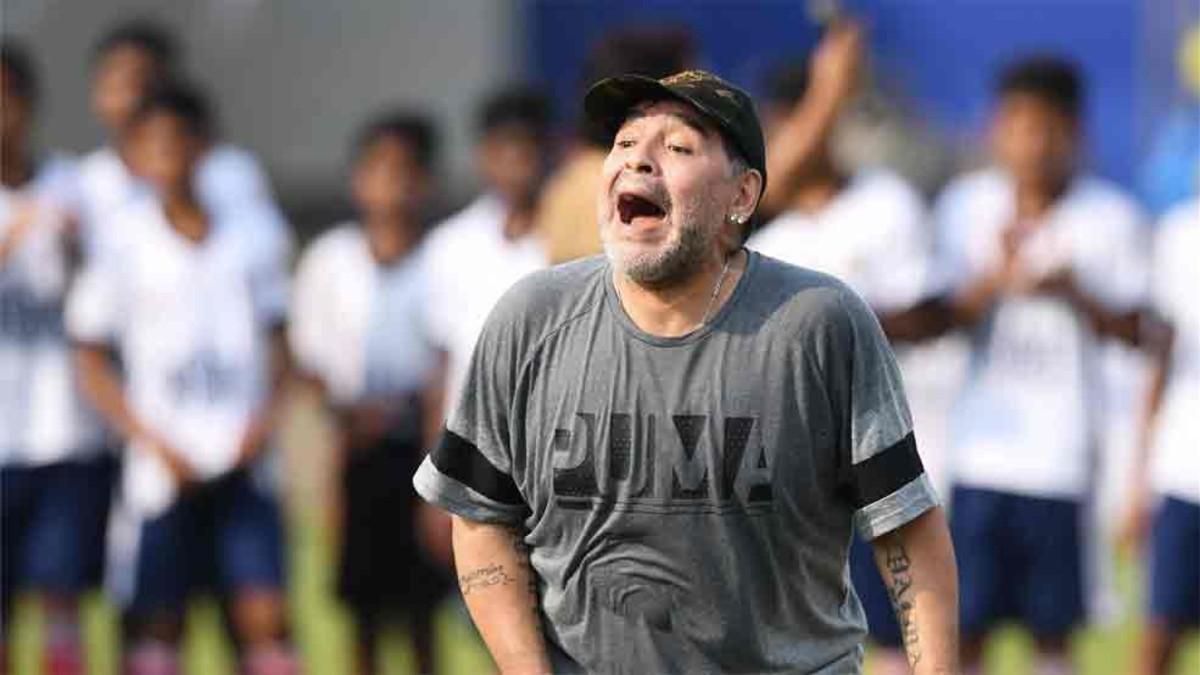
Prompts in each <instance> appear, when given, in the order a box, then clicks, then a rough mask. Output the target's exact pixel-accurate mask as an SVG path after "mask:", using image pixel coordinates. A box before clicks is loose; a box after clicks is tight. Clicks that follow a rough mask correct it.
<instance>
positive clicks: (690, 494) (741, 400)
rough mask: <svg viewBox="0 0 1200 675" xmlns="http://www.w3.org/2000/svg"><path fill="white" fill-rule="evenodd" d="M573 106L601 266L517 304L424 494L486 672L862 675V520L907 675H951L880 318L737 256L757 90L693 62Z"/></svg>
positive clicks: (948, 558)
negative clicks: (442, 522)
mask: <svg viewBox="0 0 1200 675" xmlns="http://www.w3.org/2000/svg"><path fill="white" fill-rule="evenodd" d="M584 106H585V109H586V111H587V113H588V115H589V117H590V118H591V119H592V121H593V122H595V123H596V124H598V125H600V126H602V127H603V128H604V129H607V130H608V132H609V133H610V134H611V136H612V138H613V142H612V145H611V150H610V151H609V155H608V159H607V160H606V162H605V165H604V170H603V179H602V183H601V185H602V188H601V192H600V194H599V196H598V198H599V201H598V212H599V221H600V229H601V235H602V239H603V241H604V245H605V251H606V255H605V256H603V257H597V258H592V259H587V260H584V261H580V262H577V263H572V264H568V265H564V266H560V267H556V268H553V269H550V270H548V271H544V272H539V273H536V274H534V275H532V276H530V277H527V278H526V279H525V280H524V281H522V282H520V283H518V284H517V286H515V287H514V288H513V289H512V290H511V291H509V293H507V294H506V296H505V297H504V298H503V299H502V300H501V301H500V303H499V304H498V305H497V307H496V309H495V310H494V311H493V313H492V316H491V317H490V318H489V320H488V323H487V326H486V328H485V329H484V332H483V335H482V336H481V338H480V340H479V343H478V345H477V347H476V349H475V354H474V357H473V359H472V363H471V367H470V374H469V377H468V379H467V382H466V384H465V385H464V390H463V393H462V396H461V397H460V399H459V401H458V405H457V408H456V409H455V410H454V411H453V412H452V414H451V415H450V417H449V422H448V424H447V428H446V431H445V434H444V437H443V439H442V441H441V443H440V445H439V446H438V447H437V448H436V449H435V450H434V451H433V452H432V453H431V454H430V456H429V457H428V458H427V459H426V461H425V462H424V464H423V465H422V466H421V468H420V470H419V471H418V472H417V475H416V477H415V479H414V482H415V484H416V487H417V490H418V491H419V492H420V493H421V494H422V495H423V496H424V497H425V498H426V499H428V500H429V501H431V502H433V503H435V504H437V505H439V506H441V507H443V508H445V509H447V510H449V511H450V512H452V513H453V514H454V519H453V541H454V552H455V561H456V565H457V567H458V574H459V582H460V586H461V588H462V592H463V595H464V596H465V598H466V601H467V605H468V607H469V608H470V611H471V614H472V617H473V618H474V620H475V622H476V624H477V625H478V626H479V628H480V632H481V633H482V635H483V638H484V640H485V641H486V642H487V645H488V647H489V649H490V650H491V652H492V655H493V657H494V658H495V659H496V662H497V664H498V666H499V668H500V671H501V672H503V673H506V674H509V673H547V672H574V671H579V670H585V671H588V672H630V673H666V672H687V673H713V672H743V673H744V672H754V673H766V672H771V673H785V672H786V673H793V672H795V673H856V672H858V671H859V669H860V668H861V662H862V647H861V642H862V640H863V636H864V634H865V631H866V622H865V620H864V617H863V611H862V607H861V605H860V603H859V601H858V599H857V597H856V596H855V594H854V591H853V588H852V586H851V584H850V580H849V574H848V572H847V567H846V557H847V550H848V548H849V545H850V539H851V527H852V524H857V526H858V529H859V531H860V532H861V533H862V535H863V537H864V538H865V539H867V540H870V541H872V542H873V544H874V549H875V552H876V558H877V560H878V562H879V565H880V568H881V570H882V572H883V574H884V578H885V580H886V581H887V583H888V586H889V589H890V591H891V595H892V598H893V601H894V604H895V606H896V610H897V613H898V614H899V617H898V618H899V621H900V624H901V626H902V630H903V633H904V638H905V644H906V647H907V649H908V653H909V658H910V661H911V662H912V663H913V664H914V666H915V669H916V671H917V672H918V673H934V672H938V673H941V672H947V673H948V672H954V671H955V670H956V668H957V656H956V652H957V618H956V617H957V611H958V610H957V603H956V598H957V590H956V581H955V578H956V572H955V565H954V557H953V553H952V550H951V546H950V538H949V535H948V533H947V528H946V525H945V520H944V518H943V515H942V512H941V510H940V509H939V508H938V505H937V498H936V496H935V495H934V493H933V490H932V488H931V487H930V485H929V481H928V479H927V478H926V477H925V475H924V472H923V469H922V467H921V461H920V458H919V457H918V455H917V451H916V445H915V442H914V440H913V435H912V425H911V422H910V417H909V413H908V407H907V404H906V403H905V400H904V394H903V390H902V387H901V382H900V374H899V371H898V369H897V367H896V363H895V359H894V357H893V355H892V352H891V350H890V349H889V348H888V346H887V341H886V340H885V338H884V336H883V333H882V332H881V330H880V328H879V325H878V323H877V322H876V320H875V318H874V316H873V314H872V313H871V310H870V309H869V308H868V307H867V305H866V304H865V303H864V302H863V301H862V300H861V299H859V298H858V296H856V295H855V294H854V293H853V292H852V291H851V290H849V288H848V287H847V286H845V285H844V284H842V283H840V282H838V281H836V280H834V279H833V278H832V277H829V276H826V275H823V274H819V273H816V272H812V271H808V270H804V269H801V268H798V267H793V266H790V265H786V264H783V263H781V262H778V261H775V260H772V259H770V258H767V257H764V256H761V255H759V254H757V253H754V252H751V251H747V250H745V249H743V248H742V247H741V242H742V239H743V237H744V232H745V224H746V223H747V221H748V220H749V218H750V216H751V214H752V213H753V212H754V209H755V207H756V205H757V203H758V199H759V196H760V195H761V193H762V189H763V186H764V183H765V180H766V170H765V164H766V161H765V151H764V145H763V136H762V130H761V128H760V126H759V122H758V118H757V116H756V115H755V112H754V108H753V105H752V103H751V102H750V99H749V97H748V96H747V95H746V94H745V93H744V92H742V91H740V90H738V89H736V88H734V87H732V86H731V85H729V84H727V83H725V82H723V81H721V80H720V79H718V78H716V77H714V76H712V75H709V74H707V73H702V72H696V71H688V72H684V73H680V74H677V75H673V76H671V77H668V78H665V79H663V80H652V79H648V78H643V77H636V76H625V77H618V78H612V79H608V80H604V81H602V82H600V83H598V84H597V85H596V86H594V87H593V88H592V89H591V91H590V92H589V93H588V95H587V98H586V100H585V102H584Z"/></svg>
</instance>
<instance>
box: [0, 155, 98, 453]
mask: <svg viewBox="0 0 1200 675" xmlns="http://www.w3.org/2000/svg"><path fill="white" fill-rule="evenodd" d="M74 178H75V166H74V163H73V162H72V161H70V160H68V159H67V158H65V157H61V156H55V157H51V158H49V159H48V160H47V161H45V162H44V163H43V164H42V165H41V166H39V167H38V170H37V174H36V175H35V176H34V178H33V180H32V181H30V183H29V184H28V185H26V186H24V187H22V188H20V189H17V190H13V189H9V188H6V187H2V186H0V239H3V238H5V237H6V236H7V234H8V231H9V229H10V228H11V227H12V226H13V225H14V221H15V219H16V218H18V217H23V216H22V215H21V214H22V212H24V211H25V210H26V209H33V211H32V214H33V215H32V218H33V223H32V225H31V227H30V229H29V230H28V231H27V234H26V235H25V236H24V238H23V239H22V241H21V243H20V244H19V245H18V246H17V247H16V248H15V249H14V250H12V251H11V252H10V254H9V256H8V259H7V260H4V261H2V262H0V466H13V465H18V466H33V465H41V464H48V463H52V462H60V461H64V460H70V459H77V458H80V457H81V456H88V455H92V454H94V453H96V452H97V451H98V450H99V449H100V448H101V447H102V445H103V441H104V435H103V427H102V426H101V424H100V422H99V419H98V417H97V416H96V415H95V413H94V412H93V411H92V410H91V409H90V408H89V407H88V406H87V405H86V403H85V402H84V400H83V399H82V397H81V396H80V394H79V391H78V388H77V385H76V381H75V377H74V372H73V369H72V367H71V353H70V346H69V345H68V343H67V336H66V333H65V332H64V330H63V321H62V312H63V302H64V299H65V295H66V291H67V287H68V285H69V282H70V274H71V270H70V262H69V260H68V252H67V248H66V247H67V243H66V241H65V239H64V234H65V233H64V229H65V228H66V227H67V224H68V217H69V210H70V208H71V204H70V200H71V194H72V192H73V187H72V184H73V182H74Z"/></svg>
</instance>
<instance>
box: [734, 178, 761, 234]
mask: <svg viewBox="0 0 1200 675" xmlns="http://www.w3.org/2000/svg"><path fill="white" fill-rule="evenodd" d="M737 181H738V185H737V194H735V195H734V198H733V203H732V204H731V205H730V215H731V216H732V217H733V218H735V219H737V220H738V221H739V222H741V223H743V224H744V223H747V222H750V215H751V214H753V213H754V209H755V208H757V207H758V200H759V198H760V197H762V187H763V178H762V174H761V173H759V172H758V169H749V170H747V171H743V172H742V175H741V176H738V178H737Z"/></svg>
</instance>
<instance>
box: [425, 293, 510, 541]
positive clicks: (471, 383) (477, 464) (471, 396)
mask: <svg viewBox="0 0 1200 675" xmlns="http://www.w3.org/2000/svg"><path fill="white" fill-rule="evenodd" d="M511 304H512V303H506V302H505V301H504V300H501V302H500V303H499V304H498V305H497V307H496V309H495V310H494V311H493V312H492V315H491V316H490V317H489V318H488V321H487V324H486V325H485V327H484V330H483V333H482V334H481V335H480V337H479V340H478V342H477V343H476V345H475V351H474V352H473V354H472V355H471V362H470V366H469V369H468V372H467V378H466V381H465V382H464V384H463V389H462V394H461V396H459V399H458V404H457V407H456V408H455V409H454V410H453V411H452V413H451V414H450V416H449V420H448V422H447V424H446V428H445V429H444V431H443V433H442V438H441V440H440V441H439V443H438V445H437V447H435V448H434V449H433V451H431V452H430V453H429V455H428V456H427V457H426V458H425V460H424V462H422V464H421V466H420V468H419V469H418V470H417V474H416V476H415V477H414V478H413V486H414V487H415V488H416V490H417V492H418V493H419V494H420V495H421V496H422V497H423V498H424V499H425V500H426V501H428V502H430V503H432V504H434V505H436V506H439V507H441V508H443V509H445V510H447V511H450V512H451V513H454V514H456V515H459V516H462V517H464V518H467V519H470V520H477V521H480V522H493V523H507V524H516V523H519V522H521V520H523V519H524V518H525V517H526V516H527V515H528V512H529V510H528V507H527V505H526V502H525V499H524V497H523V496H522V494H521V492H520V489H519V488H518V486H517V483H516V480H515V479H514V478H513V473H512V471H513V441H512V436H513V434H512V433H511V426H510V414H511V410H512V408H513V398H514V387H515V384H516V381H517V372H518V370H519V368H520V362H521V357H520V353H521V349H520V345H519V341H518V340H517V339H516V337H515V336H516V335H517V334H518V333H519V331H518V330H517V327H516V326H515V325H514V324H515V322H516V321H517V320H518V319H516V318H515V317H514V316H513V315H512V313H511V312H510V311H508V310H509V308H510V306H511Z"/></svg>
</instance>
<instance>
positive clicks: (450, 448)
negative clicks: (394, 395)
mask: <svg viewBox="0 0 1200 675" xmlns="http://www.w3.org/2000/svg"><path fill="white" fill-rule="evenodd" d="M429 459H430V460H431V461H432V462H433V465H434V466H436V467H437V470H438V471H441V472H442V473H443V474H445V475H447V476H449V477H450V478H453V479H454V480H456V481H458V482H460V483H462V484H463V485H466V486H467V487H469V488H471V489H472V490H474V491H476V492H478V493H479V494H481V495H483V496H485V497H487V498H489V499H492V500H494V501H497V502H500V503H501V504H508V505H511V506H524V505H525V500H524V499H523V498H522V497H521V492H520V490H518V489H517V484H516V483H515V482H513V479H512V476H509V475H508V474H506V473H503V472H501V471H498V470H497V469H496V467H494V466H492V463H491V462H489V461H488V460H487V458H486V457H484V456H483V454H482V453H480V452H479V448H477V447H475V444H474V443H471V442H470V441H468V440H467V439H465V438H463V437H462V436H459V435H458V434H456V433H454V432H453V431H450V430H449V429H444V430H443V431H442V438H441V440H440V441H438V445H437V447H436V448H434V450H433V452H431V453H429Z"/></svg>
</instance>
